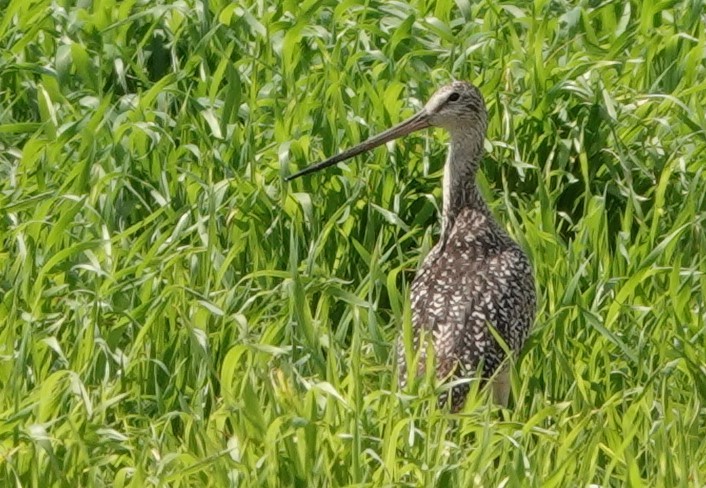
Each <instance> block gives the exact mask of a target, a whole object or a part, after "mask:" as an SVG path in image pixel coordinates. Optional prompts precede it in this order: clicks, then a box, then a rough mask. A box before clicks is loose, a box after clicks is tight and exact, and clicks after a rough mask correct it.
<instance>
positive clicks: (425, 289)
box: [398, 208, 535, 409]
mask: <svg viewBox="0 0 706 488" xmlns="http://www.w3.org/2000/svg"><path fill="white" fill-rule="evenodd" d="M411 302H412V326H413V329H414V336H413V337H414V342H413V345H414V347H415V350H417V349H418V348H419V345H420V344H419V342H420V340H419V339H420V337H421V336H422V335H424V334H422V331H425V332H426V336H427V337H429V338H430V339H431V340H432V342H433V345H434V351H435V360H436V363H435V364H436V374H437V377H439V378H447V377H451V378H454V379H457V378H473V377H475V376H476V374H477V370H478V368H479V367H482V370H481V375H482V377H484V378H488V377H490V376H492V374H493V373H494V372H495V371H496V369H497V368H498V367H499V366H500V365H501V364H502V362H503V361H504V359H505V353H504V351H503V348H502V347H501V346H500V345H499V344H498V343H497V341H496V340H495V338H494V337H493V334H492V332H491V331H490V326H492V327H494V328H495V329H496V331H497V332H498V334H499V335H500V337H502V338H503V340H504V341H505V343H506V344H507V346H508V347H509V348H510V349H511V350H513V351H519V350H520V348H521V347H522V345H523V343H524V341H525V339H526V337H527V334H528V332H529V329H530V326H531V324H532V321H533V319H534V312H535V289H534V279H533V277H532V269H531V267H530V264H529V260H528V259H527V256H526V255H525V254H524V252H523V251H522V250H521V249H520V247H519V246H518V245H517V244H516V243H515V242H513V241H512V240H511V239H510V238H509V237H508V235H507V234H506V233H505V232H504V231H503V230H502V229H501V228H500V227H499V226H498V225H497V223H496V222H495V221H494V220H493V219H492V217H491V216H490V214H489V213H488V212H487V209H472V208H465V209H463V210H461V211H460V212H459V213H458V215H457V216H456V218H455V220H454V221H453V223H451V225H450V228H449V229H447V232H445V233H444V235H443V236H442V239H441V240H440V242H439V243H438V244H437V245H436V246H435V247H434V248H433V249H432V251H431V252H430V253H429V255H428V256H427V257H426V259H425V260H424V263H423V264H422V266H421V268H420V269H419V272H418V273H417V276H416V277H415V279H414V282H413V283H412V293H411ZM398 347H399V351H400V353H399V363H400V366H401V373H402V374H401V377H402V382H403V384H404V383H405V382H406V370H405V367H404V365H405V363H404V354H403V346H402V341H401V340H400V344H399V346H398ZM425 351H426V347H422V350H421V351H420V362H419V367H418V371H422V370H423V368H424V365H425V364H426V354H425ZM468 389H469V385H468V384H462V385H459V386H457V387H454V389H453V390H452V404H453V408H454V409H458V408H460V406H462V405H463V403H464V401H465V397H466V394H467V392H468Z"/></svg>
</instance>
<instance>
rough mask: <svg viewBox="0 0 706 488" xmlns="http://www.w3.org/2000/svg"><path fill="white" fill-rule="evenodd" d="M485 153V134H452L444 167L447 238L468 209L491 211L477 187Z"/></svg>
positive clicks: (444, 230)
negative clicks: (457, 219)
mask: <svg viewBox="0 0 706 488" xmlns="http://www.w3.org/2000/svg"><path fill="white" fill-rule="evenodd" d="M482 155H483V135H482V134H473V133H471V134H465V133H464V134H453V133H452V134H451V143H450V144H449V154H448V158H447V160H446V166H445V167H444V196H443V198H444V204H443V205H444V207H443V215H442V220H441V235H442V238H443V239H444V240H445V238H446V237H447V233H448V232H450V231H451V229H452V228H453V224H454V221H455V220H456V216H457V215H458V214H459V212H460V211H461V210H463V209H464V208H470V209H473V210H477V211H479V212H481V213H483V214H488V213H489V210H488V206H487V205H486V203H485V201H484V200H483V198H482V197H481V195H480V192H479V191H478V187H477V186H476V172H477V170H478V165H479V164H480V159H481V156H482Z"/></svg>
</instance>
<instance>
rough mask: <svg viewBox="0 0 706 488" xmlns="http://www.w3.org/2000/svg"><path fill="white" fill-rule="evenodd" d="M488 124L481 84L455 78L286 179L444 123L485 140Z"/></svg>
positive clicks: (291, 178) (455, 131)
mask: <svg viewBox="0 0 706 488" xmlns="http://www.w3.org/2000/svg"><path fill="white" fill-rule="evenodd" d="M486 124H487V112H486V110H485V104H484V103H483V97H482V96H481V94H480V91H479V90H478V88H476V87H475V86H473V85H472V84H470V83H467V82H465V81H454V82H453V83H450V84H448V85H445V86H443V87H441V88H439V89H438V90H437V91H436V93H434V95H432V97H431V98H430V99H429V101H428V102H427V104H426V105H425V106H424V108H422V109H421V110H420V111H419V112H417V113H416V114H415V115H414V116H412V117H410V118H409V119H407V120H405V121H404V122H401V123H400V124H398V125H396V126H394V127H392V128H391V129H388V130H386V131H384V132H382V133H380V134H378V135H376V136H373V137H371V138H370V139H368V140H367V141H365V142H361V143H360V144H358V145H357V146H354V147H352V148H350V149H348V150H346V151H343V152H342V153H340V154H338V155H337V156H333V157H331V158H329V159H327V160H325V161H322V162H320V163H318V164H314V165H312V166H309V167H307V168H304V169H303V170H301V171H299V172H298V173H295V174H293V175H291V176H288V177H287V178H286V180H287V181H290V180H293V179H294V178H298V177H299V176H304V175H306V174H309V173H313V172H315V171H318V170H320V169H323V168H326V167H328V166H332V165H334V164H336V163H340V162H342V161H345V160H347V159H350V158H352V157H354V156H357V155H358V154H361V153H364V152H366V151H370V150H371V149H373V148H375V147H378V146H380V145H382V144H385V143H386V142H389V141H391V140H393V139H397V138H399V137H402V136H406V135H407V134H410V133H412V132H415V131H418V130H421V129H424V128H426V127H442V128H444V129H446V130H448V131H449V132H450V133H451V135H452V137H453V136H454V135H455V134H459V135H463V136H466V137H467V136H475V137H479V138H480V140H481V143H482V138H483V136H484V135H485V129H486Z"/></svg>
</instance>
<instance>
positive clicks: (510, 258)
mask: <svg viewBox="0 0 706 488" xmlns="http://www.w3.org/2000/svg"><path fill="white" fill-rule="evenodd" d="M487 126H488V111H487V109H486V106H485V102H484V100H483V96H482V94H481V92H480V90H479V89H478V87H476V86H475V85H473V84H471V83H469V82H465V81H454V82H452V83H449V84H447V85H444V86H442V87H441V88H439V89H438V90H437V91H436V92H435V93H434V94H433V95H432V96H431V98H430V99H429V100H428V102H427V103H426V104H425V105H424V107H423V108H422V109H421V110H420V111H419V112H417V113H416V114H415V115H414V116H412V117H411V118H409V119H407V120H405V121H403V122H401V123H400V124H398V125H396V126H394V127H392V128H390V129H388V130H386V131H384V132H381V133H380V134H378V135H376V136H373V137H371V138H369V139H368V140H366V141H364V142H362V143H360V144H358V145H357V146H354V147H352V148H350V149H348V150H346V151H343V152H341V153H340V154H338V155H337V156H333V157H331V158H328V159H326V160H324V161H322V162H320V163H317V164H314V165H311V166H309V167H306V168H304V169H302V170H301V171H299V172H297V173H294V174H292V175H290V176H288V177H287V178H285V180H287V181H291V180H293V179H295V178H298V177H300V176H304V175H306V174H310V173H313V172H315V171H319V170H321V169H324V168H326V167H329V166H332V165H334V164H337V163H339V162H343V161H346V160H348V159H351V158H353V157H354V156H357V155H359V154H361V153H364V152H367V151H370V150H371V149H373V148H375V147H378V146H380V145H382V144H385V143H387V142H389V141H392V140H394V139H397V138H400V137H403V136H405V135H407V134H410V133H412V132H415V131H419V130H422V129H425V128H428V127H438V128H442V129H445V130H446V131H447V132H448V133H449V135H450V141H449V149H448V154H447V158H446V162H445V165H444V172H443V181H442V186H443V192H442V199H443V202H442V208H441V232H440V236H439V239H438V242H437V243H436V244H435V245H434V247H432V249H431V250H430V251H429V253H428V254H427V255H426V257H425V258H424V259H423V261H422V263H421V265H420V266H419V268H418V270H417V273H416V275H415V277H414V280H413V281H412V286H411V290H410V302H411V312H412V321H411V322H412V346H413V347H414V351H415V353H416V357H417V358H418V359H417V361H418V362H417V364H416V367H415V365H411V367H409V368H408V366H407V364H406V361H405V352H404V339H403V333H400V335H399V337H398V340H397V345H396V349H397V364H398V368H399V379H400V385H401V387H402V388H404V387H405V386H406V385H407V383H408V377H409V376H410V371H409V370H410V369H416V374H417V375H419V374H421V373H424V371H425V368H426V364H427V350H428V347H425V345H427V346H428V342H427V341H429V342H431V345H432V348H433V351H434V353H433V354H434V356H433V360H434V367H435V375H436V378H437V379H438V380H441V381H447V382H450V385H451V386H450V388H447V389H446V392H444V393H442V394H441V395H440V397H439V402H440V404H442V405H445V404H447V403H450V408H451V411H453V412H458V411H460V410H461V409H462V408H463V406H464V404H465V401H466V397H467V395H468V392H469V391H470V383H471V381H472V380H473V379H475V378H480V379H481V380H482V381H483V382H484V383H490V385H491V390H492V396H493V399H494V401H495V402H496V403H497V404H500V405H502V406H505V407H506V406H507V404H508V400H509V394H510V368H509V358H508V357H507V356H508V355H516V354H518V353H519V351H520V350H521V349H522V347H523V345H524V343H525V341H526V339H527V337H528V334H529V331H530V329H531V327H532V324H533V322H534V319H535V313H536V310H535V309H536V288H535V281H534V274H533V269H532V265H531V263H530V260H529V258H528V256H527V254H526V253H525V252H524V251H523V250H522V248H521V247H520V246H519V245H518V244H517V243H516V242H515V241H513V240H512V239H511V238H510V237H509V235H508V233H507V232H506V231H505V230H504V229H503V227H502V226H501V225H500V224H499V223H498V222H497V221H496V220H495V218H494V217H493V215H492V212H491V211H490V209H489V207H488V205H487V203H486V202H485V200H484V199H483V197H482V196H481V193H480V191H479V189H478V186H477V183H476V174H477V172H478V169H479V166H480V162H481V159H482V156H483V153H484V140H485V137H486V132H487ZM497 337H500V338H501V339H502V341H498V339H497ZM502 342H504V344H502ZM508 353H509V354H508ZM413 372H414V371H413Z"/></svg>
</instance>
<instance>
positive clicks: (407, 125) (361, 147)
mask: <svg viewBox="0 0 706 488" xmlns="http://www.w3.org/2000/svg"><path fill="white" fill-rule="evenodd" d="M426 127H429V120H428V117H427V114H426V112H425V111H424V110H422V111H421V112H419V113H417V114H416V115H415V116H413V117H411V118H409V119H407V120H405V121H404V122H401V123H400V124H397V125H396V126H394V127H393V128H391V129H387V130H386V131H385V132H382V133H380V134H378V135H376V136H373V137H371V138H370V139H368V140H367V141H365V142H361V143H360V144H358V145H357V146H354V147H352V148H350V149H348V150H346V151H343V152H342V153H341V154H339V155H337V156H333V157H331V158H328V159H327V160H325V161H321V162H320V163H316V164H312V165H311V166H308V167H306V168H304V169H303V170H301V171H299V172H297V173H294V174H293V175H290V176H287V177H286V178H285V181H292V180H293V179H294V178H299V177H300V176H304V175H308V174H309V173H313V172H315V171H319V170H320V169H324V168H328V167H329V166H333V165H334V164H337V163H340V162H342V161H345V160H347V159H350V158H352V157H354V156H357V155H358V154H362V153H364V152H366V151H370V150H371V149H374V148H376V147H378V146H381V145H383V144H385V143H386V142H390V141H392V140H393V139H397V138H399V137H402V136H406V135H407V134H409V133H411V132H414V131H417V130H420V129H424V128H426Z"/></svg>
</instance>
